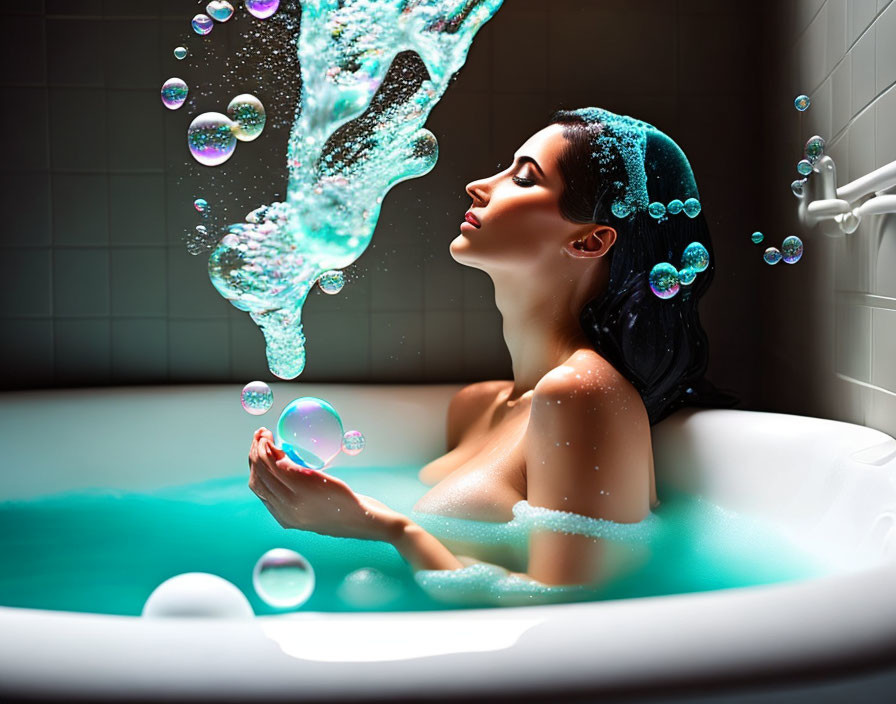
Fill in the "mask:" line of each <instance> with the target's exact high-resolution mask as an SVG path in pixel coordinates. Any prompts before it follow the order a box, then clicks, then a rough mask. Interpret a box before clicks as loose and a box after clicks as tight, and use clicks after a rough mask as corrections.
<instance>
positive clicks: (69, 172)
mask: <svg viewBox="0 0 896 704" xmlns="http://www.w3.org/2000/svg"><path fill="white" fill-rule="evenodd" d="M203 4H204V3H196V2H193V1H192V0H183V1H180V2H178V1H177V0H167V1H164V2H156V3H125V2H118V1H113V0H107V1H106V2H101V1H100V0H93V2H90V1H88V0H72V1H71V2H65V1H63V0H46V2H45V3H44V4H42V3H40V2H38V1H37V0H30V2H28V3H16V4H12V3H3V4H2V9H0V12H2V15H0V22H2V26H0V52H5V54H4V55H3V59H4V61H3V63H2V68H0V81H2V85H3V92H4V105H5V107H4V110H3V111H2V113H0V114H2V117H0V120H2V129H0V140H2V143H0V146H2V150H3V152H2V153H3V155H4V156H3V158H2V162H0V169H2V174H0V175H2V182H3V188H2V199H3V200H2V206H3V207H2V212H3V215H4V219H3V221H2V224H0V228H2V237H0V243H2V256H3V259H4V264H5V266H4V272H5V275H4V276H3V277H0V291H2V294H0V328H2V348H0V349H2V351H0V356H2V365H3V369H4V372H5V373H4V375H3V386H4V388H33V387H39V386H66V385H101V384H110V383H112V384H121V383H154V382H167V381H173V382H191V381H239V382H241V381H247V380H249V379H250V378H271V376H270V374H269V372H268V371H267V368H266V362H265V356H264V346H263V340H262V337H261V334H260V332H259V331H258V329H257V328H256V327H255V325H254V324H253V323H252V322H251V321H250V319H249V318H248V316H247V315H246V314H245V313H242V312H239V311H237V310H235V309H234V308H232V307H231V306H230V305H229V304H227V303H226V302H225V301H224V300H223V299H221V298H220V297H219V296H218V294H217V293H216V292H215V291H214V289H213V288H212V286H211V285H210V283H209V280H208V277H207V274H206V271H205V263H204V259H205V258H204V257H193V256H190V255H189V254H187V252H186V251H185V248H184V245H183V243H182V242H181V241H180V239H179V235H180V233H181V232H182V231H183V230H184V229H185V228H188V227H191V226H192V225H194V224H195V222H194V220H195V217H196V214H195V213H194V212H192V211H191V209H190V200H191V197H192V196H191V191H190V190H189V187H188V186H185V185H184V184H185V183H189V179H185V178H184V176H183V169H184V164H185V163H186V162H189V156H188V155H187V154H186V150H185V146H184V131H185V126H186V124H187V123H188V121H189V113H188V110H187V109H186V108H185V109H184V110H181V111H178V113H172V112H169V111H166V110H164V109H163V108H162V106H161V105H160V104H159V98H158V90H159V86H160V85H161V83H162V81H163V80H164V79H165V78H167V77H168V76H170V75H177V74H178V72H180V71H182V70H186V69H185V68H183V67H184V64H178V62H176V61H175V60H174V59H173V58H172V56H171V49H172V48H173V46H175V44H176V43H177V42H178V38H179V37H182V36H185V32H186V36H189V28H188V23H189V18H190V17H191V16H192V15H193V14H194V13H195V12H196V11H198V8H199V7H201V5H203ZM235 4H239V3H235ZM760 9H761V8H760V7H758V6H756V5H754V4H752V3H749V4H745V3H729V2H715V1H714V0H679V1H678V2H674V1H670V0H637V1H629V0H625V1H624V0H599V1H598V0H594V1H593V2H592V1H583V0H550V1H549V0H506V2H505V6H504V7H503V8H502V9H501V10H500V11H499V12H498V14H497V15H496V17H495V18H494V19H493V20H492V21H491V22H490V23H489V24H488V25H486V27H485V28H484V29H483V30H482V31H481V32H480V33H479V35H478V36H477V38H476V40H475V42H474V45H473V48H472V50H471V52H470V55H469V59H468V62H467V65H466V66H465V68H464V69H463V70H462V71H461V73H460V75H459V77H458V79H457V81H456V82H455V83H454V84H453V85H452V86H451V87H450V88H449V90H448V92H447V94H446V96H445V98H444V99H443V100H442V102H441V103H440V104H439V105H438V106H436V108H435V109H434V110H433V112H432V114H431V117H430V120H429V122H428V125H427V126H428V127H429V129H431V130H432V131H433V132H434V133H435V134H436V136H437V137H438V138H439V141H440V159H439V162H438V165H437V166H436V168H435V169H434V170H433V171H432V172H431V173H430V174H428V175H427V176H425V177H424V178H420V179H414V180H411V181H407V182H404V183H401V184H399V185H398V186H397V187H396V188H394V189H393V190H392V191H391V192H390V193H389V195H388V196H387V198H386V200H385V202H384V207H383V210H382V214H381V217H380V221H379V225H378V228H377V232H376V234H375V237H374V242H373V244H372V246H371V247H370V248H369V249H368V251H367V252H365V253H364V254H363V255H362V257H361V258H360V259H359V260H358V262H357V263H356V264H355V265H353V266H352V267H350V268H349V270H348V272H347V273H348V275H349V279H350V280H351V283H350V284H349V285H347V286H346V288H345V289H344V291H343V292H342V293H340V294H339V295H336V296H326V295H322V294H320V293H317V292H315V293H313V294H312V295H311V296H310V297H309V302H308V303H307V305H306V308H305V332H306V335H307V337H308V364H307V367H306V371H305V372H304V374H303V376H302V378H304V379H306V380H309V381H361V382H365V381H367V382H378V381H384V382H389V381H407V382H425V381H464V380H471V381H472V380H477V379H485V378H510V377H511V369H510V363H509V362H510V360H509V356H508V354H507V351H506V349H505V347H504V344H503V338H502V332H501V319H500V315H499V314H498V311H497V309H496V307H495V304H494V298H493V288H492V285H491V281H490V280H489V279H488V277H487V276H486V275H485V274H484V273H482V272H481V271H478V270H475V269H470V268H465V267H462V266H460V265H459V264H457V263H456V262H454V261H453V260H452V259H451V257H450V256H449V253H448V244H449V243H450V241H451V240H452V239H453V238H454V237H455V236H456V234H457V226H458V223H459V222H460V220H461V218H462V214H463V212H464V211H465V210H466V208H467V207H468V205H469V197H468V196H466V194H465V193H464V191H463V187H464V185H465V184H466V183H467V182H469V181H470V180H472V179H474V178H478V177H481V176H484V175H488V174H491V173H494V172H495V171H496V170H497V168H498V165H499V163H500V164H506V163H507V162H508V160H509V159H510V158H511V157H512V153H513V151H514V150H515V149H516V148H517V147H518V146H519V145H520V144H521V143H522V142H523V141H524V140H525V139H526V138H527V137H528V136H529V135H530V134H531V133H532V132H534V131H535V130H537V129H539V128H540V127H542V126H543V125H544V123H545V122H546V119H547V117H548V115H549V114H550V113H551V112H552V111H553V110H554V109H557V108H560V107H565V108H575V107H582V106H588V105H600V106H602V107H605V108H608V109H611V110H614V111H617V112H621V113H626V114H631V115H634V116H636V117H639V118H642V119H645V120H647V121H650V122H652V123H654V124H656V125H657V126H658V127H660V128H661V129H663V130H664V131H666V132H667V133H669V134H670V135H672V136H673V137H674V138H675V139H676V140H677V141H678V142H679V143H680V144H681V146H682V147H683V149H684V150H685V152H686V153H687V154H688V155H689V157H690V159H691V162H692V165H693V167H694V170H695V172H696V174H697V180H698V186H699V187H700V190H701V196H702V200H703V208H704V212H705V213H706V215H707V217H708V219H709V221H710V224H711V228H712V232H713V235H714V243H715V247H716V253H717V265H718V274H717V277H716V281H715V283H714V285H713V288H712V290H711V292H710V293H709V295H707V297H706V298H705V299H704V301H703V303H702V309H701V311H702V315H703V319H704V323H705V326H706V328H707V330H708V332H709V334H710V339H711V349H712V362H711V368H710V376H711V378H713V379H714V380H715V381H716V382H717V383H719V384H720V385H722V386H726V387H729V388H733V389H735V390H736V391H738V392H739V393H740V394H741V396H742V397H743V398H744V402H745V405H746V406H748V407H749V406H751V405H752V406H755V403H756V402H757V401H758V394H759V388H760V385H759V384H758V378H759V366H758V353H757V349H758V340H759V332H758V330H759V328H758V323H759V317H758V305H757V302H756V300H755V298H753V297H751V296H745V295H743V294H744V281H745V279H746V276H747V273H746V269H745V266H746V265H745V264H744V260H743V257H741V256H740V249H739V246H738V242H737V239H736V236H735V235H737V236H740V235H739V234H737V233H743V232H745V231H746V232H749V231H751V228H752V227H753V224H752V223H753V216H752V213H751V210H752V209H753V204H754V203H755V202H756V197H757V196H758V193H759V189H758V183H757V178H756V172H755V171H751V169H757V170H758V165H757V166H754V165H753V164H752V163H750V162H749V161H748V162H747V163H744V161H743V160H742V159H741V155H740V154H739V153H738V152H737V151H736V150H737V149H739V148H741V147H742V145H743V140H744V139H748V140H751V139H756V138H757V137H758V136H759V119H758V117H759V114H760V104H759V102H758V101H755V100H752V99H750V98H749V96H750V95H753V94H758V92H759V90H760V86H761V83H760V80H759V76H758V74H757V72H756V70H755V65H754V61H753V59H752V52H753V46H754V42H755V40H756V37H757V36H758V34H759V31H760V26H759V17H760V16H761V13H760ZM240 11H241V10H240ZM248 22H251V20H245V21H243V25H242V26H243V27H244V28H245V27H247V26H248ZM238 29H239V25H238V24H237V23H231V27H230V29H227V30H223V29H221V28H220V27H216V29H215V30H214V31H213V33H212V34H211V35H209V38H208V39H207V40H206V41H207V42H209V43H208V44H206V45H205V46H208V47H212V46H217V44H215V43H214V42H219V43H220V42H227V41H235V40H234V39H233V32H235V31H237V30H238ZM227 32H230V33H231V34H227ZM228 37H230V38H229V39H228ZM191 41H193V42H194V43H195V42H196V41H199V40H198V39H197V38H196V37H193V39H192V40H191ZM207 63H208V62H207ZM191 70H193V71H194V74H192V75H193V76H194V77H193V78H192V79H191V80H192V81H198V82H199V83H200V84H201V82H202V80H201V78H202V77H201V75H197V74H196V73H195V71H197V70H198V69H196V68H195V65H194V68H192V69H191ZM209 70H215V66H210V67H209ZM268 89H270V86H268V87H267V88H265V87H264V86H263V87H262V88H261V89H260V90H261V91H262V92H263V91H264V90H268ZM221 99H222V98H221V97H220V96H219V97H217V98H216V100H219V101H220V100H221ZM206 104H207V103H206ZM204 105H205V104H202V106H201V108H202V109H206V110H207V109H216V108H214V107H213V106H212V105H211V104H209V106H208V107H204ZM217 109H220V107H218V108H217ZM193 114H195V113H193ZM282 134H283V132H282V131H281V132H280V133H277V132H275V131H271V130H266V132H265V134H264V135H263V136H262V137H261V138H260V139H259V140H257V142H254V143H252V144H251V145H245V146H243V145H241V146H240V148H239V149H238V150H237V155H236V156H235V157H234V158H233V159H232V160H231V162H228V164H227V165H225V167H228V168H243V169H246V170H247V173H248V172H252V173H256V172H258V169H255V166H253V160H255V161H257V162H258V163H259V164H262V166H264V169H267V171H264V169H262V171H263V173H267V174H271V173H274V172H275V170H279V171H278V173H282V168H281V164H282V163H283V161H282V158H281V156H279V154H281V153H282V148H281V149H280V151H279V152H278V150H277V144H278V143H277V142H276V141H275V140H276V139H281V141H282ZM265 140H267V141H265ZM726 150H734V151H733V152H727V151H726ZM239 159H242V161H239ZM265 159H267V160H268V162H270V163H266V164H265V163H264V160H265ZM234 164H236V166H234ZM225 167H220V168H221V169H224V168H225ZM253 169H255V170H254V171H253ZM275 180H276V179H275ZM269 199H270V198H269ZM260 202H264V200H261V201H260ZM260 202H259V203H256V204H260ZM732 330H736V331H737V332H736V334H732Z"/></svg>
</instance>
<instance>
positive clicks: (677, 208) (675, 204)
mask: <svg viewBox="0 0 896 704" xmlns="http://www.w3.org/2000/svg"><path fill="white" fill-rule="evenodd" d="M683 208H684V203H682V202H681V201H680V200H678V198H675V199H674V200H670V201H669V205H668V206H667V207H666V210H668V211H669V214H670V215H678V214H679V213H680V212H681V211H682V209H683Z"/></svg>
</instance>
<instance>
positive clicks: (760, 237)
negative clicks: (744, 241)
mask: <svg viewBox="0 0 896 704" xmlns="http://www.w3.org/2000/svg"><path fill="white" fill-rule="evenodd" d="M750 239H751V240H753V244H759V243H760V242H762V240H764V239H765V235H763V234H762V233H761V232H754V233H753V234H752V235H750Z"/></svg>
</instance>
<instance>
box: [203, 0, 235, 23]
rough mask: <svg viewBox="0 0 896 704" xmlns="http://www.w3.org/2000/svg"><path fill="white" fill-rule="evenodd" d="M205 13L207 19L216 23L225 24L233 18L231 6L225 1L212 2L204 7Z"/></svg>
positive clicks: (214, 0) (215, 0)
mask: <svg viewBox="0 0 896 704" xmlns="http://www.w3.org/2000/svg"><path fill="white" fill-rule="evenodd" d="M205 11H206V12H207V13H208V14H209V17H211V18H212V19H213V20H217V21H218V22H226V21H227V20H229V19H230V18H231V17H233V5H231V4H230V3H229V2H227V0H212V1H211V2H210V3H209V4H208V5H206V6H205Z"/></svg>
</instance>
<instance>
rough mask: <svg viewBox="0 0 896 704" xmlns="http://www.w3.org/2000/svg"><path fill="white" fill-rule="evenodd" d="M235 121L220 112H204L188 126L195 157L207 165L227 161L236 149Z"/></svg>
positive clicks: (188, 137) (188, 138) (190, 144)
mask: <svg viewBox="0 0 896 704" xmlns="http://www.w3.org/2000/svg"><path fill="white" fill-rule="evenodd" d="M233 126H234V123H233V122H232V121H231V119H230V118H229V117H227V115H222V114H221V113H219V112H204V113H202V114H201V115H199V116H198V117H196V119H194V120H193V122H191V123H190V126H189V128H187V144H188V145H189V147H190V153H191V154H192V155H193V158H194V159H196V161H198V162H199V163H200V164H204V165H205V166H217V165H218V164H223V163H224V162H225V161H227V160H228V159H229V158H230V157H231V155H232V154H233V150H234V149H236V137H235V136H234V134H233Z"/></svg>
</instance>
